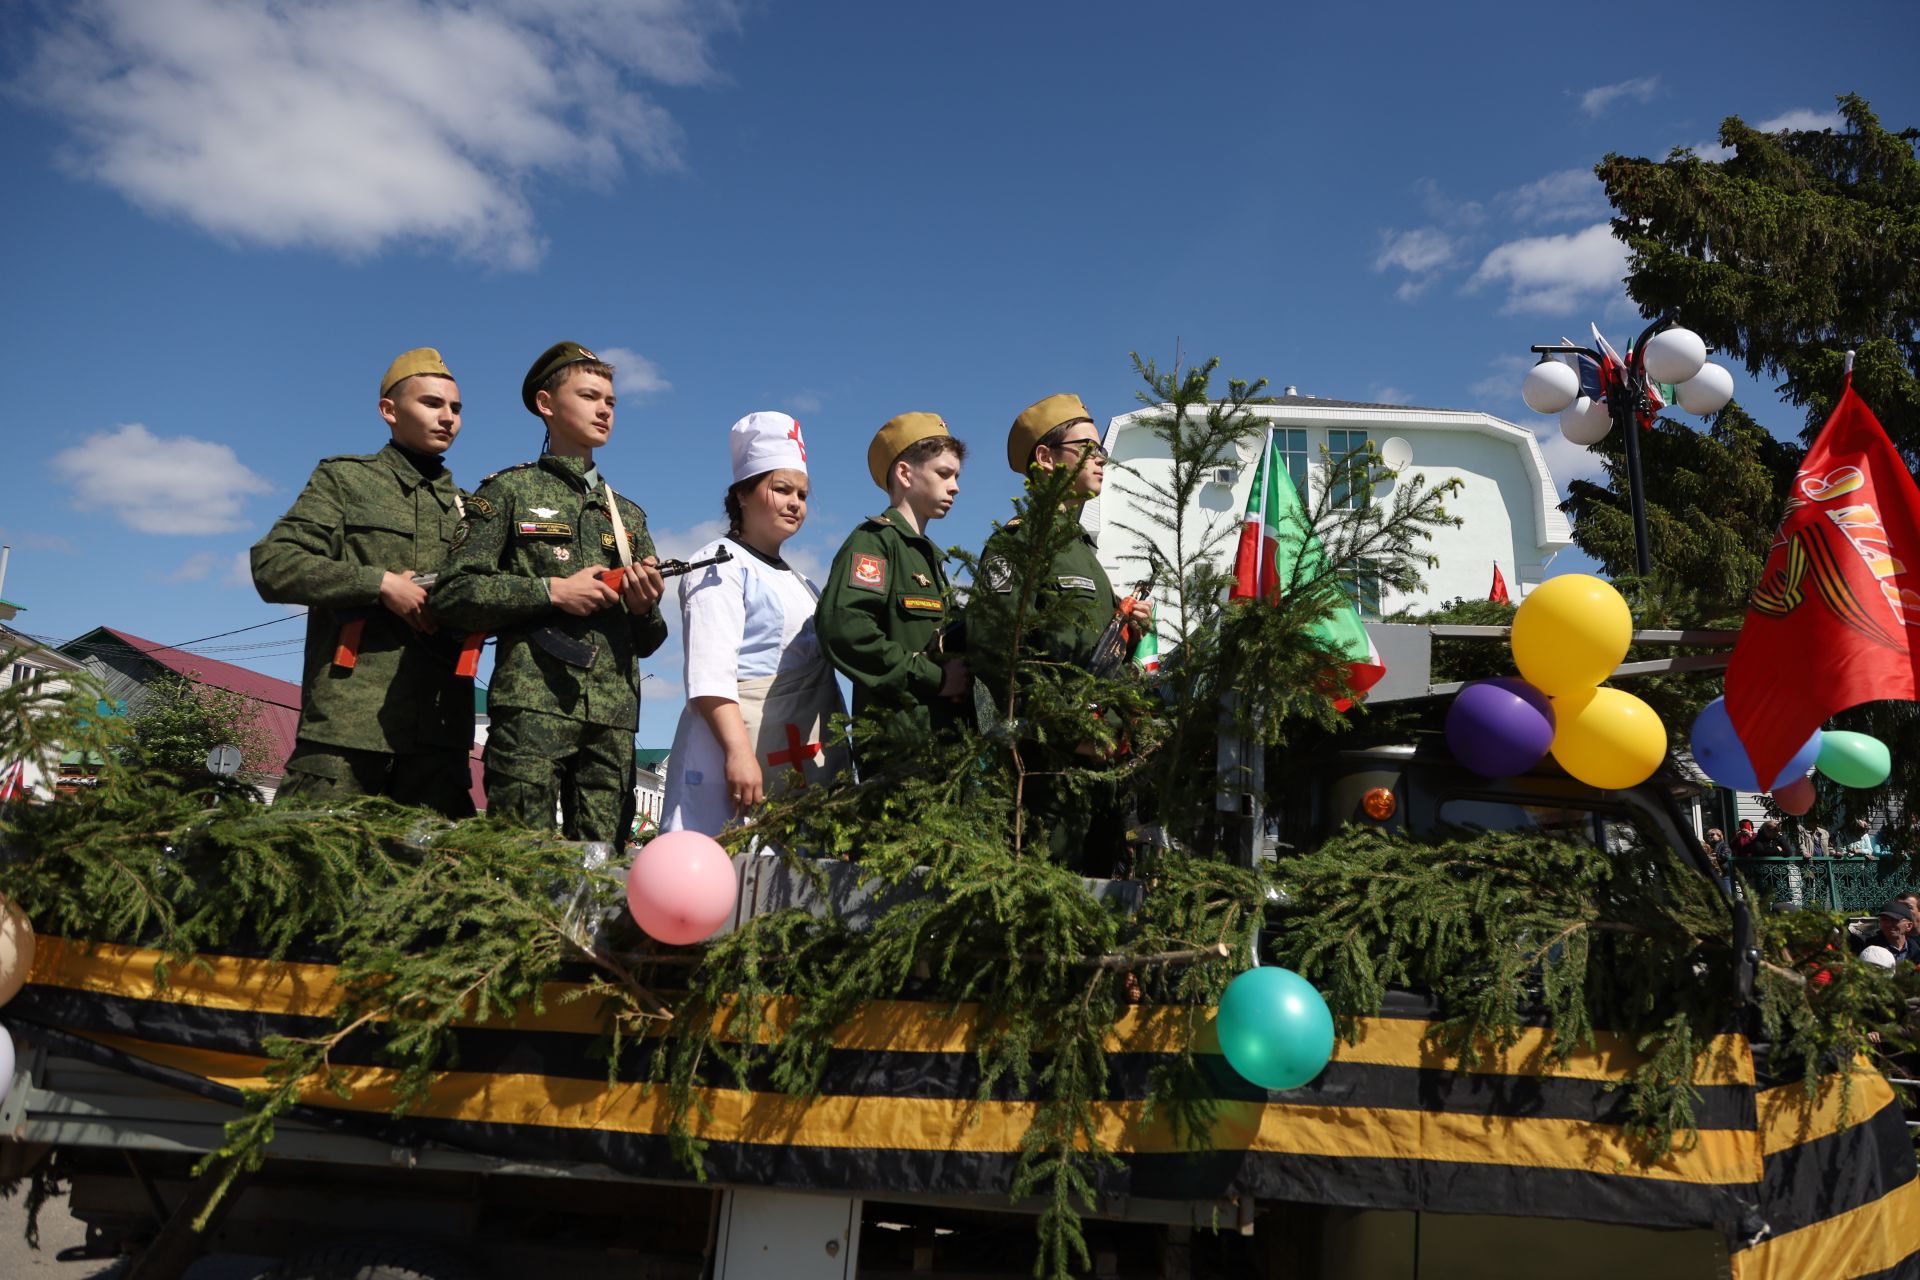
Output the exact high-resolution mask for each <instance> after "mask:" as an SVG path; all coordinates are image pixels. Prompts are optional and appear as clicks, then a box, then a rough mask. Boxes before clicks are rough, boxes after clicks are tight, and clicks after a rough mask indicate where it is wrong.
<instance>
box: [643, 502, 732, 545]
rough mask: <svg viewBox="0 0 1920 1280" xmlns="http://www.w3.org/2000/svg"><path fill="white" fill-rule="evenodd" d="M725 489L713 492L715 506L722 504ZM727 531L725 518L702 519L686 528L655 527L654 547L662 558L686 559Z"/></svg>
mask: <svg viewBox="0 0 1920 1280" xmlns="http://www.w3.org/2000/svg"><path fill="white" fill-rule="evenodd" d="M723 492H724V490H723V489H718V488H716V489H715V490H714V494H713V504H714V506H716V507H717V506H719V505H720V496H721V494H722V493H723ZM726 531H727V522H726V521H725V520H718V519H716V520H701V521H699V522H697V523H695V524H692V525H689V526H688V527H687V528H685V529H654V530H652V531H651V532H652V534H653V547H654V551H655V553H656V554H657V555H658V556H659V557H660V558H661V559H662V560H685V559H686V558H687V557H689V556H691V555H692V554H693V553H694V552H696V551H698V550H699V549H700V548H701V547H704V546H706V545H707V544H708V543H709V542H712V541H713V540H714V539H715V538H718V537H720V536H721V535H722V534H724V533H726Z"/></svg>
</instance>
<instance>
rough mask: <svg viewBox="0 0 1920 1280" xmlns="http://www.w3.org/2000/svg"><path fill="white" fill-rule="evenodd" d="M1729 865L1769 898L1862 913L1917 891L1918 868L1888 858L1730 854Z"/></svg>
mask: <svg viewBox="0 0 1920 1280" xmlns="http://www.w3.org/2000/svg"><path fill="white" fill-rule="evenodd" d="M1732 861H1733V869H1734V870H1735V871H1737V872H1738V873H1739V874H1740V875H1741V876H1742V877H1744V878H1745V880H1746V882H1747V884H1748V886H1749V887H1751V888H1752V889H1753V891H1754V893H1755V894H1756V895H1757V896H1758V897H1760V898H1762V899H1765V900H1767V901H1769V902H1790V903H1792V904H1794V905H1795V906H1803V907H1824V908H1826V909H1827V910H1829V911H1846V912H1851V913H1854V914H1863V913H1865V912H1869V911H1872V910H1874V909H1875V908H1876V907H1878V906H1880V905H1881V904H1882V903H1884V902H1886V901H1887V900H1888V899H1889V898H1891V897H1893V896H1894V895H1895V894H1898V893H1906V892H1908V891H1909V890H1912V889H1920V867H1915V866H1914V864H1913V862H1912V861H1911V860H1910V859H1908V858H1907V857H1905V856H1903V855H1896V856H1892V857H1876V858H1861V857H1824V858H1792V857H1789V858H1760V857H1750V858H1734V859H1733V860H1732Z"/></svg>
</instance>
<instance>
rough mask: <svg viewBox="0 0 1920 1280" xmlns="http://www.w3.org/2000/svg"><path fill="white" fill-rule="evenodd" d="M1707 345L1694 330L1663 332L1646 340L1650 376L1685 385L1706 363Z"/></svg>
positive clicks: (1660, 380) (1648, 373)
mask: <svg viewBox="0 0 1920 1280" xmlns="http://www.w3.org/2000/svg"><path fill="white" fill-rule="evenodd" d="M1706 359H1707V344H1706V343H1705V342H1702V341H1701V340H1700V335H1699V334H1697V333H1695V332H1694V331H1693V330H1691V329H1662V330H1661V331H1660V332H1659V333H1656V334H1654V335H1653V336H1652V337H1651V338H1648V339H1647V361H1646V365H1645V368H1646V371H1647V377H1649V378H1651V379H1652V380H1653V381H1655V382H1685V381H1686V380H1687V379H1688V378H1691V377H1692V376H1693V375H1694V374H1696V373H1698V372H1700V366H1701V365H1702V364H1704V363H1706Z"/></svg>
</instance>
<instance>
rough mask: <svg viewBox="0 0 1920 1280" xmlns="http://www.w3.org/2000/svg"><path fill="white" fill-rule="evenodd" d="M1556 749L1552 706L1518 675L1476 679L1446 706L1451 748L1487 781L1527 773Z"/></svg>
mask: <svg viewBox="0 0 1920 1280" xmlns="http://www.w3.org/2000/svg"><path fill="white" fill-rule="evenodd" d="M1552 745H1553V703H1552V702H1551V701H1549V700H1548V698H1547V695H1546V694H1544V693H1542V692H1540V691H1539V690H1538V689H1536V688H1534V687H1533V686H1532V685H1530V684H1528V683H1527V682H1526V681H1525V680H1522V679H1520V678H1519V677H1518V676H1504V677H1502V678H1500V679H1498V680H1476V681H1474V682H1473V683H1472V684H1470V685H1468V686H1467V687H1466V688H1464V689H1462V690H1460V692H1459V693H1457V694H1455V695H1454V697H1453V705H1452V706H1450V707H1448V708H1447V746H1448V747H1450V748H1451V749H1452V750H1453V755H1454V758H1455V759H1457V760H1458V761H1460V763H1461V764H1464V765H1465V766H1467V768H1469V769H1471V770H1473V771H1474V772H1475V773H1477V774H1480V775H1482V776H1483V777H1488V778H1508V777H1512V776H1513V775H1514V774H1516V773H1525V772H1526V771H1527V770H1529V769H1531V768H1533V766H1535V765H1537V764H1539V763H1540V761H1541V760H1542V759H1544V758H1545V757H1546V754H1547V748H1548V747H1551V746H1552Z"/></svg>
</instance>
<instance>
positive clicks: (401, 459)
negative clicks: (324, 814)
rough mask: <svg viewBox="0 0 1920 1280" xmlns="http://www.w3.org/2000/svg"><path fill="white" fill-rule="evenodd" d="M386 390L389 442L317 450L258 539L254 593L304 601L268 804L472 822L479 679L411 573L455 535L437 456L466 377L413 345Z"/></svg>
mask: <svg viewBox="0 0 1920 1280" xmlns="http://www.w3.org/2000/svg"><path fill="white" fill-rule="evenodd" d="M379 390H380V397H379V410H380V416H381V417H382V418H383V419H385V420H386V423H387V427H388V430H389V432H390V434H391V436H392V438H391V439H390V440H389V441H388V443H387V445H386V447H384V448H382V449H381V450H379V451H378V452H377V453H370V454H348V455H342V456H340V457H335V458H327V459H324V460H323V461H322V462H321V463H320V465H319V466H317V467H315V468H314V470H313V474H312V476H311V477H309V479H308V480H307V485H306V488H304V489H302V490H301V491H300V496H299V497H298V498H296V499H295V500H294V504H293V506H292V508H291V509H290V510H289V511H288V512H287V514H286V515H284V516H282V517H281V518H280V520H279V522H278V523H276V524H275V525H274V526H273V528H272V529H270V530H269V531H268V532H267V536H266V537H264V538H262V539H261V540H260V541H259V542H258V543H256V544H254V547H253V552H252V557H251V560H252V565H253V582H254V586H255V587H256V588H257V589H258V590H259V592H260V598H261V599H262V600H266V601H268V602H269V603H273V604H302V605H305V606H307V642H306V654H305V661H304V663H303V665H302V669H301V679H300V690H301V707H300V729H299V737H298V740H297V741H296V742H295V744H294V749H293V754H292V756H291V757H290V758H289V759H288V760H287V764H286V777H285V780H284V781H282V782H281V784H280V788H279V790H278V791H277V793H276V794H275V796H274V802H275V803H276V804H278V803H280V802H282V801H298V802H303V803H310V802H322V803H324V802H327V801H332V800H336V799H339V800H344V799H350V798H352V797H355V796H365V795H382V796H388V797H391V798H392V799H395V800H398V801H401V802H402V803H405V804H421V805H427V806H430V807H432V808H434V809H438V810H439V811H440V812H442V813H444V814H446V815H448V816H449V817H455V818H458V817H465V816H467V815H469V814H471V813H472V812H473V801H472V799H471V797H470V795H469V773H468V768H467V753H468V751H469V750H470V749H471V748H472V746H473V681H472V680H471V679H469V678H464V677H461V676H458V675H456V674H455V665H456V663H457V661H458V657H459V654H458V651H457V645H456V644H454V643H451V642H449V641H448V640H447V639H446V637H445V634H444V632H442V631H441V630H440V629H439V628H438V627H437V625H436V622H437V620H436V619H435V618H434V616H433V613H432V612H431V611H430V610H429V609H428V608H427V592H426V589H425V588H424V587H422V586H420V584H419V583H417V582H416V581H414V578H415V575H416V574H425V573H432V572H435V571H436V570H438V569H440V567H441V566H442V564H443V562H444V561H445V559H446V556H447V551H448V548H449V547H450V546H451V545H452V544H453V540H454V538H455V536H456V534H457V533H458V530H459V522H460V503H461V495H460V490H459V489H458V488H457V487H456V486H455V485H454V483H453V475H452V473H451V472H449V471H448V470H447V468H446V465H445V462H444V458H443V455H444V454H445V453H446V451H447V449H448V447H449V446H450V445H452V444H453V441H454V437H455V436H457V435H459V434H460V388H459V386H458V384H456V383H455V382H454V380H453V375H452V374H451V373H450V372H448V370H447V366H446V364H445V363H444V362H443V361H442V360H441V359H440V353H439V352H438V351H435V350H433V349H432V348H431V347H421V348H419V349H417V350H414V351H408V352H406V353H404V354H402V355H401V356H400V357H399V358H397V359H396V360H394V362H393V363H392V364H391V365H389V366H388V368H387V371H386V373H385V374H384V375H383V376H382V377H381V379H380V388H379Z"/></svg>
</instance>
